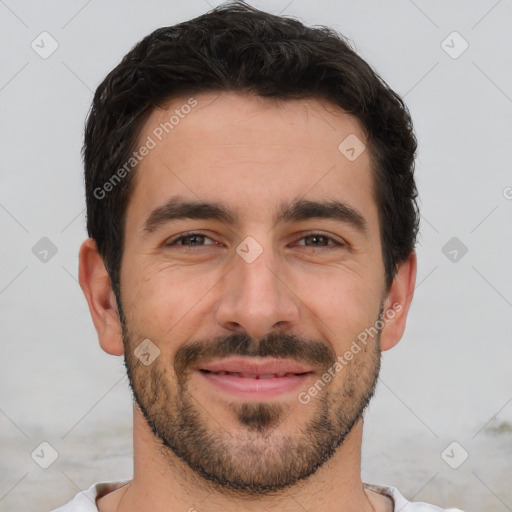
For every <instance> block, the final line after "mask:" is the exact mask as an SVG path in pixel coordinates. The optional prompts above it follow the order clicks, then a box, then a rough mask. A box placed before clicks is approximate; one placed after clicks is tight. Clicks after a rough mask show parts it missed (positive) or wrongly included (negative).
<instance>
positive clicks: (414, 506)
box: [363, 483, 463, 512]
mask: <svg viewBox="0 0 512 512" xmlns="http://www.w3.org/2000/svg"><path fill="white" fill-rule="evenodd" d="M363 486H364V487H365V488H366V489H369V490H371V491H374V492H377V493H379V494H383V495H384V496H388V497H389V498H391V499H392V500H393V502H394V509H393V510H394V511H396V512H398V511H401V512H463V511H462V510H460V509H458V508H440V507H437V506H436V505H431V504H429V503H424V502H419V501H414V502H413V501H409V500H407V499H406V498H405V497H404V496H402V494H401V493H400V492H399V491H398V489H396V488H395V487H387V486H384V485H374V484H367V483H363Z"/></svg>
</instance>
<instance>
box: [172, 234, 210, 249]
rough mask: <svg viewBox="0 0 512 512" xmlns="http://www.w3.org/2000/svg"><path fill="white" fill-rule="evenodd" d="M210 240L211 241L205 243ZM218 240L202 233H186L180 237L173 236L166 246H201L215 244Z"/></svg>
mask: <svg viewBox="0 0 512 512" xmlns="http://www.w3.org/2000/svg"><path fill="white" fill-rule="evenodd" d="M206 240H210V242H211V243H205V241H206ZM216 243H217V242H215V241H214V240H212V239H211V238H210V237H208V236H206V235H203V234H202V233H185V234H183V235H180V236H178V237H175V238H172V239H171V240H169V241H168V242H166V244H165V245H166V247H171V246H180V247H201V246H203V245H214V244H216Z"/></svg>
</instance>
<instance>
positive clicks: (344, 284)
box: [303, 273, 382, 354]
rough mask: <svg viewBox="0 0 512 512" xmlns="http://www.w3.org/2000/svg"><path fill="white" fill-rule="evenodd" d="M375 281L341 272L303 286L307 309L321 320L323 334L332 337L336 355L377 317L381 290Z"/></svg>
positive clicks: (329, 338) (320, 325)
mask: <svg viewBox="0 0 512 512" xmlns="http://www.w3.org/2000/svg"><path fill="white" fill-rule="evenodd" d="M376 284H378V283H376V281H373V282H371V281H368V279H362V278H361V276H356V275H347V274H345V273H344V274H343V275H341V273H340V275H338V276H334V275H333V276H331V278H330V279H328V280H325V281H323V282H322V283H320V282H319V281H316V283H315V286H310V287H305V288H304V292H303V293H304V296H305V297H309V299H308V300H307V301H306V304H307V306H308V308H309V309H310V311H311V312H312V313H313V315H314V316H315V317H317V319H318V320H320V321H319V322H318V325H319V328H320V329H321V331H322V334H323V335H324V336H325V338H326V339H328V340H331V343H332V346H333V348H334V349H335V351H336V352H337V353H338V354H339V353H340V352H343V351H344V350H346V348H347V347H348V346H349V345H350V344H351V343H352V341H353V340H354V339H356V338H357V336H358V335H359V334H360V333H361V332H362V331H364V329H365V328H367V327H369V326H372V325H373V324H374V323H375V321H376V320H377V318H378V315H379V312H380V306H381V294H382V291H381V289H380V286H376ZM313 321H315V320H313Z"/></svg>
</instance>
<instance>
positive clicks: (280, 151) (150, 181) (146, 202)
mask: <svg viewBox="0 0 512 512" xmlns="http://www.w3.org/2000/svg"><path fill="white" fill-rule="evenodd" d="M365 144H366V142H365V136H364V131H363V129H362V127H361V125H360V123H359V121H358V120H357V119H356V118H354V117H353V116H350V115H348V114H347V113H345V112H344V111H343V110H342V109H341V108H339V107H337V106H335V105H333V104H331V103H330V102H327V101H324V100H320V99H301V100H296V99H294V100H275V99H268V98H262V97H260V96H255V95H249V94H242V93H235V92H222V93H219V92H214V93H213V92H209V93H201V94H197V95H194V96H181V97H178V98H174V99H173V100H172V101H170V102H168V104H167V105H166V106H165V107H164V108H158V109H155V110H154V111H153V112H152V113H151V114H150V116H149V117H148V119H147V120H146V122H145V124H144V126H143V128H142V130H141V133H140V136H139V141H138V146H137V147H141V146H143V145H148V146H150V145H151V150H150V151H149V152H147V155H146V156H144V157H143V158H142V159H141V161H140V163H139V164H138V168H137V171H136V173H137V179H136V180H135V187H134V191H133V194H132V201H131V202H133V200H134V199H135V203H136V209H137V210H139V213H141V214H142V213H143V212H142V211H143V210H144V209H146V211H147V210H148V209H149V208H150V207H152V208H154V207H155V206H157V205H159V204H163V203H165V202H166V201H167V199H168V197H169V196H171V195H180V196H182V197H185V198H190V199H201V200H217V201H225V202H231V203H232V204H236V203H237V204H238V205H239V206H240V210H241V211H240V214H241V216H242V217H243V215H244V208H243V207H244V206H245V207H246V208H245V213H247V214H249V215H250V217H251V218H252V219H256V218H258V217H260V216H263V215H268V214H269V213H270V212H271V211H272V212H273V211H274V206H275V205H276V204H278V203H279V204H280V205H282V204H283V202H286V199H287V198H289V199H290V200H291V199H296V198H298V197H304V198H305V199H315V198H318V197H323V198H331V199H343V200H344V201H345V202H347V203H348V204H351V203H352V204H354V203H358V202H359V203H364V204H363V206H364V208H365V209H367V210H368V209H372V208H373V206H372V203H373V202H374V201H373V178H372V172H371V160H370V155H369V152H368V151H367V150H365ZM347 150H348V152H347ZM354 156H355V157H356V158H354ZM340 196H341V197H340ZM132 209H133V208H132ZM373 209H374V208H373ZM369 214H370V216H371V215H373V214H375V212H369Z"/></svg>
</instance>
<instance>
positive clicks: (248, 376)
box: [212, 371, 296, 379]
mask: <svg viewBox="0 0 512 512" xmlns="http://www.w3.org/2000/svg"><path fill="white" fill-rule="evenodd" d="M212 373H214V374H215V375H233V376H234V377H243V378H246V379H274V378H276V377H293V376H295V375H296V374H295V373H292V372H286V373H285V372H282V373H267V374H266V375H258V374H256V373H242V372H226V371H220V372H212Z"/></svg>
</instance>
